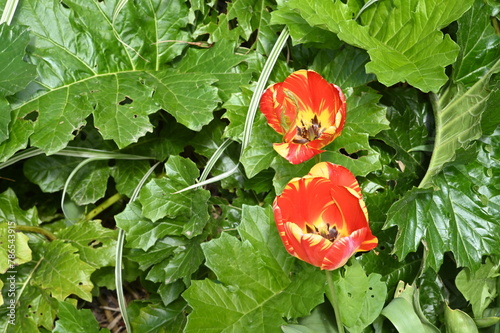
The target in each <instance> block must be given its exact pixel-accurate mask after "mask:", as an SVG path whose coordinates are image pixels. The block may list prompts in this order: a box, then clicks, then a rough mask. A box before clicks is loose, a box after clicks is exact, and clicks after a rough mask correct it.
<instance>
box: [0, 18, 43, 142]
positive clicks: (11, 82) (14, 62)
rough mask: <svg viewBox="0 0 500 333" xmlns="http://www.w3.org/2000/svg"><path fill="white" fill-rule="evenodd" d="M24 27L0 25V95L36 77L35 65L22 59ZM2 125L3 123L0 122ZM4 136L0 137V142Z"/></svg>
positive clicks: (22, 85) (27, 35)
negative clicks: (0, 66) (0, 65)
mask: <svg viewBox="0 0 500 333" xmlns="http://www.w3.org/2000/svg"><path fill="white" fill-rule="evenodd" d="M29 40H30V38H29V32H28V30H27V29H26V28H25V27H21V26H17V25H16V26H12V27H9V26H8V25H6V24H2V25H0V45H2V46H1V47H0V63H2V68H1V69H0V78H1V79H0V96H2V97H4V96H9V95H14V94H15V93H16V92H18V91H20V90H22V89H23V88H25V87H26V85H27V84H28V83H30V82H31V80H33V79H34V78H35V77H36V68H35V66H33V65H31V64H29V63H27V62H25V61H23V57H24V55H25V50H26V47H27V46H28V43H29ZM2 125H3V124H2ZM0 133H1V132H0ZM4 139H5V138H3V137H0V142H2V141H3V140H4Z"/></svg>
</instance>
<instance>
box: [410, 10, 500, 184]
mask: <svg viewBox="0 0 500 333" xmlns="http://www.w3.org/2000/svg"><path fill="white" fill-rule="evenodd" d="M476 2H477V1H476ZM477 3H478V4H477V5H476V6H474V7H473V9H472V10H471V11H470V12H469V13H467V15H466V16H464V17H463V19H461V20H459V22H460V24H459V31H458V35H459V36H460V38H459V43H460V46H461V47H462V49H463V53H461V54H460V57H459V59H458V61H457V64H455V65H454V67H453V80H454V81H455V84H452V85H450V86H449V87H448V88H447V89H446V90H445V91H443V92H442V93H441V94H440V95H439V100H437V101H434V105H433V107H434V118H435V122H436V135H435V144H434V151H433V153H432V159H431V161H430V163H429V167H428V170H427V173H426V175H425V177H424V179H423V180H422V182H421V183H420V185H419V187H421V188H423V187H426V186H429V185H431V184H432V177H433V176H434V175H436V174H437V173H438V172H439V171H440V170H441V169H442V168H443V166H444V164H445V163H446V162H450V161H452V160H453V159H454V158H455V152H456V151H457V150H458V149H459V148H467V147H468V146H469V144H470V142H471V141H472V140H475V139H478V138H479V137H481V134H482V133H481V116H482V114H483V113H484V112H485V111H486V110H487V108H488V99H489V98H490V96H493V100H495V98H498V89H499V86H498V80H497V79H492V76H493V74H495V73H498V72H499V71H500V59H499V54H500V51H499V50H498V47H496V46H498V45H495V44H498V42H499V41H500V38H499V37H498V36H496V35H495V31H494V29H493V27H491V26H490V25H489V23H488V22H485V21H488V20H489V14H488V11H487V9H486V8H484V7H483V6H481V5H480V4H479V2H477ZM471 22H472V23H471ZM478 22H479V23H478ZM471 24H472V26H471ZM465 36H467V37H465ZM469 38H471V39H469ZM472 41H474V42H473V44H472V45H469V43H471V42H472ZM485 44H487V45H489V44H493V45H491V47H490V46H486V47H485ZM465 72H466V73H470V75H467V74H466V73H465ZM490 81H491V82H490ZM490 108H491V106H490ZM492 120H497V121H496V122H495V123H496V124H498V119H495V118H493V119H492ZM490 121H491V120H490Z"/></svg>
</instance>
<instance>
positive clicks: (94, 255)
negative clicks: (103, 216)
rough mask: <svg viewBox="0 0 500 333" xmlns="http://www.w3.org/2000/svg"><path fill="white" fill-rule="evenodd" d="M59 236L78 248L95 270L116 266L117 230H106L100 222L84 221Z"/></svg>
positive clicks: (66, 229) (83, 258)
mask: <svg viewBox="0 0 500 333" xmlns="http://www.w3.org/2000/svg"><path fill="white" fill-rule="evenodd" d="M57 235H58V237H59V238H60V239H64V240H65V241H68V242H70V243H71V245H72V246H73V247H75V248H77V249H78V253H79V255H80V258H81V259H82V260H83V261H85V262H86V263H88V264H90V265H92V266H94V267H95V268H100V267H104V266H113V265H114V262H115V252H116V248H115V247H116V238H117V232H116V230H111V229H108V228H104V227H102V225H101V223H100V222H98V221H84V222H79V223H77V224H74V225H72V226H70V227H68V228H65V229H63V230H62V231H61V232H59V233H58V234H57Z"/></svg>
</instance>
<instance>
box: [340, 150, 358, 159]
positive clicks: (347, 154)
mask: <svg viewBox="0 0 500 333" xmlns="http://www.w3.org/2000/svg"><path fill="white" fill-rule="evenodd" d="M339 153H341V154H342V155H345V156H347V157H350V158H352V159H353V160H357V159H358V154H357V153H352V154H349V153H348V152H347V151H346V150H345V149H344V148H340V150H339Z"/></svg>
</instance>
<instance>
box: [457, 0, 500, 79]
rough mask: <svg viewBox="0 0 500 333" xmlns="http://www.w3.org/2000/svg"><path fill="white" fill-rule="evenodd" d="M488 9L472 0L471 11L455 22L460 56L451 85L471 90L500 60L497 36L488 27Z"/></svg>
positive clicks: (489, 11)
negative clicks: (459, 84)
mask: <svg viewBox="0 0 500 333" xmlns="http://www.w3.org/2000/svg"><path fill="white" fill-rule="evenodd" d="M490 15H491V9H490V7H489V6H488V5H486V4H485V3H484V2H483V1H475V2H474V5H473V6H472V8H471V9H470V10H469V11H467V12H466V13H465V14H464V15H463V16H462V17H461V18H460V19H459V20H458V21H457V23H458V31H457V43H458V45H460V53H459V54H458V59H457V62H456V63H455V64H454V65H453V76H452V79H453V82H454V83H455V84H457V83H461V84H463V85H464V86H465V87H466V88H471V87H472V86H473V85H474V84H475V83H476V82H477V81H479V80H480V79H481V78H482V77H483V76H485V75H487V73H488V71H489V69H490V68H491V67H492V66H493V65H494V63H495V62H496V61H497V60H498V58H499V57H500V48H499V47H498V43H499V42H500V38H499V36H498V35H497V34H496V33H495V29H494V27H493V26H492V24H491V17H490Z"/></svg>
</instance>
